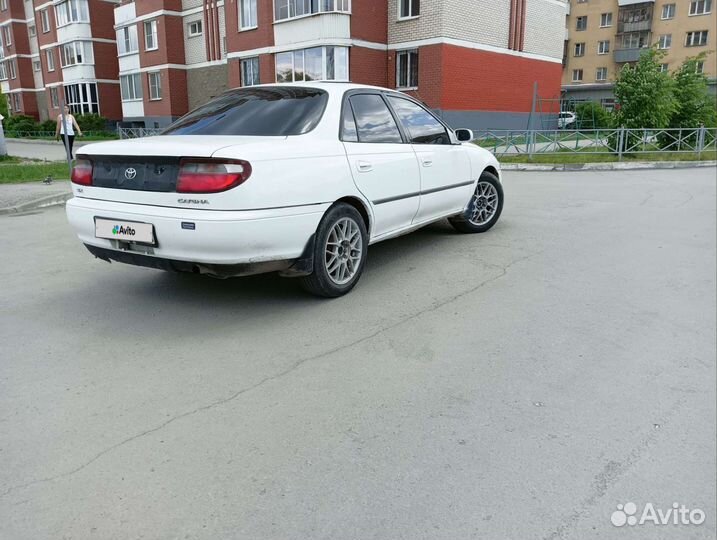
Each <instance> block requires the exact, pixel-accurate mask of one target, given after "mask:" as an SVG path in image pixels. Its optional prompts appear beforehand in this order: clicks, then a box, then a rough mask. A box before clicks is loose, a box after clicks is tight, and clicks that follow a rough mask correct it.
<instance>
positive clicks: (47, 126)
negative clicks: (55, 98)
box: [37, 120, 57, 133]
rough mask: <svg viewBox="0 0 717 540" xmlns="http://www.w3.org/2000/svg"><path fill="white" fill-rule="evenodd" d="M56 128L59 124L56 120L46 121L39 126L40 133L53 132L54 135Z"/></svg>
mask: <svg viewBox="0 0 717 540" xmlns="http://www.w3.org/2000/svg"><path fill="white" fill-rule="evenodd" d="M56 128H57V122H56V121H55V120H45V121H44V122H40V124H38V126H37V129H38V131H51V132H52V133H55V129H56Z"/></svg>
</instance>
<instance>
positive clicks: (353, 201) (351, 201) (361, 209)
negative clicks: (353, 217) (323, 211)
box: [334, 195, 372, 238]
mask: <svg viewBox="0 0 717 540" xmlns="http://www.w3.org/2000/svg"><path fill="white" fill-rule="evenodd" d="M336 203H346V204H348V205H350V206H353V207H354V208H355V209H356V210H357V211H358V213H359V214H361V217H362V218H363V222H364V225H366V232H367V233H368V237H369V238H371V225H372V223H371V212H369V209H368V206H367V205H366V203H364V201H362V200H361V199H359V198H358V197H353V196H350V195H349V196H346V197H341V198H340V199H337V200H336ZM336 203H334V204H336Z"/></svg>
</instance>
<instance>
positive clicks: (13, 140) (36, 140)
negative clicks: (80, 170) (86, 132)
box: [5, 138, 99, 148]
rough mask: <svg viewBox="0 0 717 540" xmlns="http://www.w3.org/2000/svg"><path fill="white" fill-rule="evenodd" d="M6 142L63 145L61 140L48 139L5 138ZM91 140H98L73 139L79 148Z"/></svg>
mask: <svg viewBox="0 0 717 540" xmlns="http://www.w3.org/2000/svg"><path fill="white" fill-rule="evenodd" d="M5 140H6V141H7V142H11V143H18V144H45V145H48V146H64V145H63V143H62V141H48V140H47V139H12V138H6V139H5ZM93 142H99V141H78V140H77V139H75V145H74V147H75V148H79V147H81V146H84V145H86V144H92V143H93Z"/></svg>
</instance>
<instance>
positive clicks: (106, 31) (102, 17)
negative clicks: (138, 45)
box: [38, 0, 117, 56]
mask: <svg viewBox="0 0 717 540" xmlns="http://www.w3.org/2000/svg"><path fill="white" fill-rule="evenodd" d="M89 7H90V21H92V37H96V38H104V39H116V37H117V34H116V33H115V29H114V24H115V14H114V9H113V6H112V4H108V3H107V2H105V1H104V0H90V1H89ZM50 11H53V9H52V8H51V9H50ZM39 28H40V27H39V26H38V29H39ZM115 56H116V52H115Z"/></svg>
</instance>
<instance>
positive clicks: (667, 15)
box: [662, 4, 675, 21]
mask: <svg viewBox="0 0 717 540" xmlns="http://www.w3.org/2000/svg"><path fill="white" fill-rule="evenodd" d="M674 18H675V4H665V5H664V6H662V20H663V21H664V20H667V19H674Z"/></svg>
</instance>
